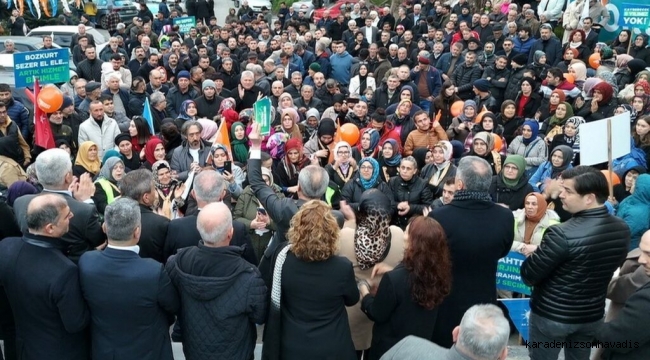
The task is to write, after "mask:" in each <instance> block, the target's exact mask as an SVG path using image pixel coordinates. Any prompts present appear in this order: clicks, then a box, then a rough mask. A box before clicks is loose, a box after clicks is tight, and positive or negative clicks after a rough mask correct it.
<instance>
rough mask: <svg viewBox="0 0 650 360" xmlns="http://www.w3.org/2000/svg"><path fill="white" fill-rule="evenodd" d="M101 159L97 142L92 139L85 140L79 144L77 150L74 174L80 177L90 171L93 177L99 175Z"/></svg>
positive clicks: (73, 168)
mask: <svg viewBox="0 0 650 360" xmlns="http://www.w3.org/2000/svg"><path fill="white" fill-rule="evenodd" d="M101 165H102V164H101V161H100V160H99V155H98V150H97V144H95V143H94V142H92V141H84V142H83V143H81V146H79V151H77V159H76V160H75V162H74V166H73V167H72V174H73V175H74V176H76V177H80V176H81V175H83V174H85V173H89V174H90V176H91V177H93V178H94V177H95V176H97V174H99V170H100V169H101Z"/></svg>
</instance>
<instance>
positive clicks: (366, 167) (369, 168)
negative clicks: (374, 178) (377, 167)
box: [359, 165, 372, 170]
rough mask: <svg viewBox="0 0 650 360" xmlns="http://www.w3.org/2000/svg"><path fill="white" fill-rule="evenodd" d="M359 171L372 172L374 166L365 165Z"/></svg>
mask: <svg viewBox="0 0 650 360" xmlns="http://www.w3.org/2000/svg"><path fill="white" fill-rule="evenodd" d="M359 169H361V170H372V166H370V165H367V166H366V165H363V166H361V167H360V168H359Z"/></svg>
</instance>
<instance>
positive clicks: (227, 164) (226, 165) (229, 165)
mask: <svg viewBox="0 0 650 360" xmlns="http://www.w3.org/2000/svg"><path fill="white" fill-rule="evenodd" d="M223 170H224V171H227V172H228V174H231V175H232V161H226V162H225V163H224V164H223Z"/></svg>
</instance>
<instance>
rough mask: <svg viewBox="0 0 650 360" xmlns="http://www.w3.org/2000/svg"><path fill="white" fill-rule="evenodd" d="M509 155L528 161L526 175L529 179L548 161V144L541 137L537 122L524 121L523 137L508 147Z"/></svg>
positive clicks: (517, 138) (515, 139)
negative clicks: (521, 157)
mask: <svg viewBox="0 0 650 360" xmlns="http://www.w3.org/2000/svg"><path fill="white" fill-rule="evenodd" d="M508 154H517V155H521V156H523V157H524V159H526V175H527V176H528V177H530V176H532V175H533V174H534V173H535V171H537V168H538V167H539V166H540V165H541V164H542V163H543V162H544V161H546V143H545V142H544V140H543V139H542V138H540V137H539V123H538V122H537V121H534V120H526V121H524V125H523V126H522V127H521V135H519V136H517V137H515V138H514V139H513V140H512V142H511V143H510V145H509V146H508Z"/></svg>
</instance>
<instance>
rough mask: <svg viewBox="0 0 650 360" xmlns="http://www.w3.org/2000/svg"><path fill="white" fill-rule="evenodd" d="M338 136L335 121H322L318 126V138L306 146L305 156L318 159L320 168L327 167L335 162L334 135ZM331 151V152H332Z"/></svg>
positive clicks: (314, 138)
mask: <svg viewBox="0 0 650 360" xmlns="http://www.w3.org/2000/svg"><path fill="white" fill-rule="evenodd" d="M335 134H336V124H335V123H334V120H332V119H329V118H323V119H321V121H320V123H319V124H318V130H317V131H316V136H314V137H313V138H311V139H309V141H307V143H306V144H305V146H304V148H303V150H304V152H305V155H307V156H309V157H311V156H312V155H314V156H316V157H317V158H318V163H319V165H320V166H322V167H325V166H327V164H329V163H330V162H331V161H332V160H334V156H333V151H334V145H335V144H334V135H335ZM330 149H331V150H330Z"/></svg>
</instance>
